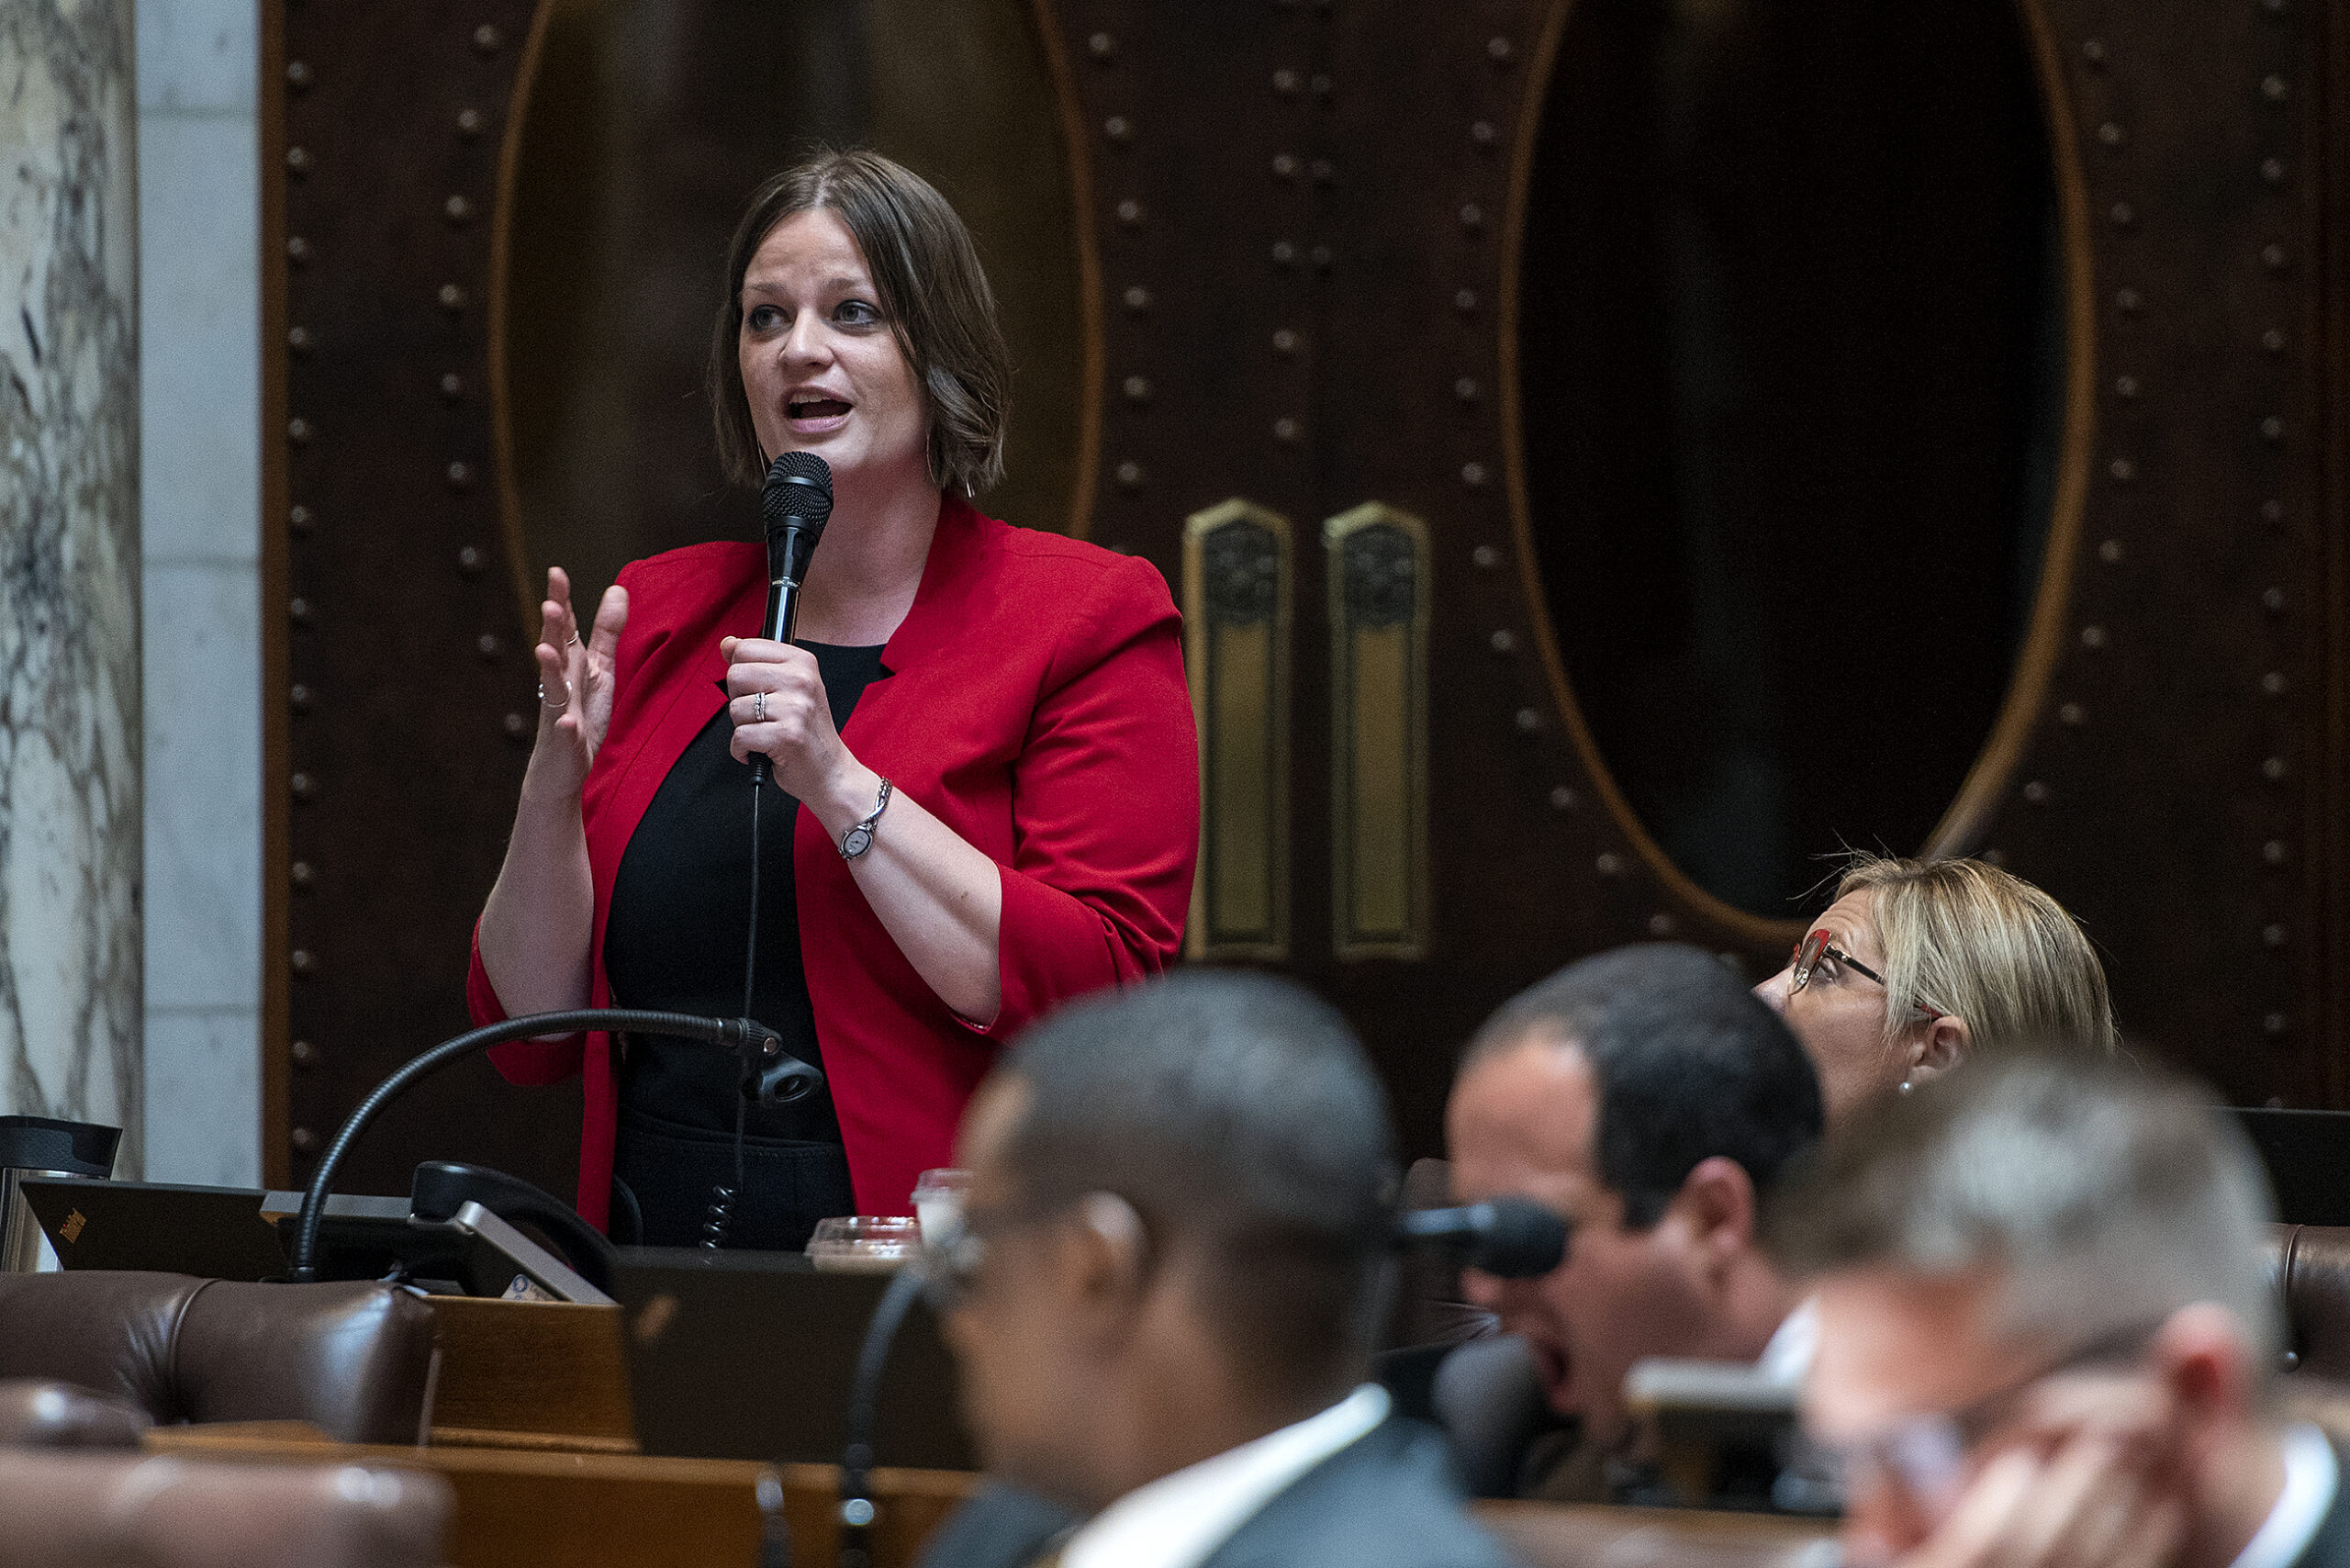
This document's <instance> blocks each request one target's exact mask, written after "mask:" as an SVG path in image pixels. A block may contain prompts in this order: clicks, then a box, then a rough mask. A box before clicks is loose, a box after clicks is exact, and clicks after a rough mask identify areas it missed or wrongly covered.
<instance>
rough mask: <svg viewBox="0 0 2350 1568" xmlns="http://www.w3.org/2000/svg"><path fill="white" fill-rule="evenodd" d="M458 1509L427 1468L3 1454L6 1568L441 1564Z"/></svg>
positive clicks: (1, 1560)
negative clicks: (443, 1543) (447, 1531)
mask: <svg viewBox="0 0 2350 1568" xmlns="http://www.w3.org/2000/svg"><path fill="white" fill-rule="evenodd" d="M449 1509H450V1500H449V1486H448V1483H446V1482H444V1481H442V1479H441V1478H440V1477H439V1476H437V1475H430V1474H425V1473H420V1472H410V1471H394V1470H363V1469H360V1468H359V1467H357V1466H355V1465H342V1466H330V1467H323V1468H321V1467H317V1466H304V1467H300V1468H284V1467H277V1466H263V1465H243V1464H202V1463H196V1462H190V1461H187V1460H182V1459H173V1458H168V1457H152V1458H117V1457H116V1456H114V1455H111V1454H108V1455H95V1454H92V1455H83V1454H59V1453H40V1452H34V1451H20V1452H14V1453H0V1519H6V1521H7V1528H6V1529H0V1568H56V1565H60V1564H71V1565H75V1568H79V1565H82V1564H97V1563H119V1562H139V1563H151V1564H156V1565H157V1568H435V1565H436V1564H437V1563H438V1562H440V1555H441V1540H442V1531H443V1529H445V1528H446V1526H447V1523H448V1518H449Z"/></svg>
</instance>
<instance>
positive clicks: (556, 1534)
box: [147, 1424, 977, 1568]
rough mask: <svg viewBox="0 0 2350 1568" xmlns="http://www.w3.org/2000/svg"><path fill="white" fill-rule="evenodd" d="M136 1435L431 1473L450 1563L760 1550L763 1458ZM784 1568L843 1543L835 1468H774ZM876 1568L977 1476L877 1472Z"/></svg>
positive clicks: (165, 1442) (663, 1562) (804, 1567)
mask: <svg viewBox="0 0 2350 1568" xmlns="http://www.w3.org/2000/svg"><path fill="white" fill-rule="evenodd" d="M147 1446H148V1447H149V1448H151V1449H154V1450H161V1451H164V1452H170V1453H178V1454H185V1455H186V1456H188V1457H189V1458H192V1459H194V1458H201V1459H207V1460H229V1461H247V1462H255V1463H270V1464H366V1465H375V1466H383V1467H389V1468H396V1469H402V1470H429V1471H431V1472H432V1473H435V1474H437V1475H439V1476H441V1477H442V1479H443V1480H445V1481H447V1482H448V1483H449V1485H450V1488H451V1490H452V1491H453V1492H454V1493H455V1495H456V1511H455V1514H454V1516H453V1518H451V1520H450V1525H449V1540H448V1543H447V1551H446V1556H447V1561H448V1562H450V1563H451V1564H453V1568H606V1565H609V1568H668V1565H670V1564H676V1565H677V1568H731V1565H733V1564H741V1565H743V1568H750V1565H751V1564H753V1563H755V1562H756V1561H757V1553H758V1540H759V1509H758V1502H757V1498H756V1495H755V1492H754V1490H753V1489H754V1487H755V1485H756V1484H757V1481H758V1477H759V1473H760V1472H761V1471H762V1470H763V1469H765V1468H766V1467H765V1466H762V1465H757V1464H752V1463H747V1462H743V1461H740V1460H721V1459H652V1458H646V1457H644V1456H642V1455H636V1454H590V1453H557V1452H550V1451H546V1450H515V1449H488V1448H389V1447H368V1446H363V1445H357V1444H346V1443H337V1442H333V1441H330V1440H329V1439H326V1438H325V1437H324V1436H323V1435H313V1436H311V1437H308V1438H305V1437H304V1436H303V1435H302V1434H301V1433H300V1432H298V1431H289V1430H288V1429H287V1428H285V1426H284V1425H282V1424H272V1425H270V1426H268V1427H265V1428H240V1427H236V1426H218V1427H162V1428H156V1429H155V1430H154V1431H152V1432H151V1433H149V1434H148V1440H147ZM779 1473H780V1474H781V1475H782V1477H783V1487H784V1518H785V1519H786V1521H787V1522H788V1523H789V1526H790V1528H791V1562H792V1565H793V1568H832V1565H833V1564H834V1562H835V1561H836V1560H837V1558H838V1555H839V1546H840V1519H839V1506H840V1473H839V1472H838V1471H836V1470H834V1468H833V1467H831V1466H830V1465H821V1464H793V1465H785V1466H783V1467H781V1469H780V1471H779ZM873 1479H874V1492H875V1499H876V1501H877V1502H878V1504H879V1506H880V1517H879V1519H878V1522H877V1525H876V1528H875V1529H874V1532H873V1543H874V1553H873V1560H874V1562H875V1564H876V1568H910V1565H911V1564H912V1562H913V1561H914V1558H915V1556H916V1554H917V1553H918V1552H919V1551H921V1549H922V1543H923V1541H925V1540H929V1539H930V1534H931V1532H932V1531H933V1530H934V1529H937V1528H938V1524H939V1521H940V1520H942V1519H944V1518H946V1516H947V1514H948V1513H949V1512H951V1511H952V1510H953V1509H954V1507H955V1506H956V1505H957V1503H959V1502H961V1501H962V1500H963V1499H964V1498H965V1497H966V1496H968V1495H969V1494H970V1491H971V1488H972V1486H973V1485H974V1484H975V1483H976V1481H977V1477H975V1476H971V1475H968V1474H964V1473H960V1472H954V1471H937V1470H879V1471H876V1472H875V1473H874V1477H873Z"/></svg>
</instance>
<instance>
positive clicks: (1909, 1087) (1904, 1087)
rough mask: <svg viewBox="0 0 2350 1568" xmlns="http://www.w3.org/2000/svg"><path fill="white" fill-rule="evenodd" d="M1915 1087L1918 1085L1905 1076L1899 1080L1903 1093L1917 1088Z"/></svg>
mask: <svg viewBox="0 0 2350 1568" xmlns="http://www.w3.org/2000/svg"><path fill="white" fill-rule="evenodd" d="M1917 1087H1918V1086H1917V1085H1916V1084H1914V1083H1912V1082H1910V1081H1908V1079H1906V1078H1905V1079H1903V1080H1902V1081H1901V1092H1903V1093H1904V1094H1907V1093H1908V1092H1909V1091H1911V1090H1912V1089H1915V1088H1917Z"/></svg>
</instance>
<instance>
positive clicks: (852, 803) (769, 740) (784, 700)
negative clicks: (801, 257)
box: [718, 637, 881, 840]
mask: <svg viewBox="0 0 2350 1568" xmlns="http://www.w3.org/2000/svg"><path fill="white" fill-rule="evenodd" d="M718 651H719V654H720V655H721V656H722V657H723V658H724V659H725V660H726V662H727V667H726V696H727V704H726V712H727V717H729V718H730V719H732V720H733V722H734V740H733V746H732V748H731V749H732V750H733V755H734V760H735V761H737V762H745V763H747V762H748V761H750V760H751V757H752V756H753V755H754V754H760V755H764V756H766V757H767V761H768V764H769V766H770V767H772V768H773V769H774V776H775V783H776V787H777V788H778V789H779V790H783V792H784V793H786V794H788V795H790V796H792V797H793V798H795V799H796V800H798V801H800V803H801V804H802V805H804V806H806V807H807V808H808V809H809V810H810V811H811V812H814V813H815V814H816V819H817V820H818V821H819V822H821V823H823V824H824V827H825V829H826V831H827V832H829V833H830V834H832V835H833V837H834V839H835V840H837V839H838V838H839V837H840V835H841V834H842V833H843V832H845V830H846V829H847V827H848V825H849V824H850V823H856V822H857V821H859V820H861V819H862V818H863V817H864V816H865V814H866V813H867V812H870V811H871V810H872V809H873V803H874V797H875V796H876V795H877V794H878V792H879V790H880V787H881V778H880V775H878V774H877V773H875V772H874V771H873V770H872V769H871V768H869V767H866V766H865V765H864V764H863V763H860V762H858V761H857V760H856V756H855V755H854V754H852V753H851V752H850V751H849V749H848V746H847V745H846V743H845V742H844V741H843V740H842V739H841V736H840V732H839V731H838V730H836V729H834V728H833V705H832V701H831V699H829V698H828V697H826V696H825V694H824V677H823V672H822V670H821V669H819V668H818V667H817V665H816V656H815V655H813V654H811V653H810V652H808V650H807V649H805V648H795V647H793V646H791V645H789V644H785V643H771V642H769V641H767V639H766V638H764V637H728V638H725V639H723V640H722V641H721V642H720V644H718ZM835 824H837V825H835Z"/></svg>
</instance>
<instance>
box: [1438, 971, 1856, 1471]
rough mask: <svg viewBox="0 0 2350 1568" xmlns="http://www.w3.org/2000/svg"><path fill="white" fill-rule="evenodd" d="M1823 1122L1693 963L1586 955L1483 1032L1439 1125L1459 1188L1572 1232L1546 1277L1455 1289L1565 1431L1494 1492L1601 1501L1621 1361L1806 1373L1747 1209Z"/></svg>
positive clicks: (1764, 1015) (1770, 1019)
mask: <svg viewBox="0 0 2350 1568" xmlns="http://www.w3.org/2000/svg"><path fill="white" fill-rule="evenodd" d="M1819 1128H1820V1100H1819V1085H1818V1080H1817V1079H1816V1078H1815V1077H1814V1075H1813V1072H1812V1068H1811V1064H1810V1062H1809V1060H1808V1059H1807V1058H1806V1057H1805V1055H1804V1053H1803V1047H1801V1046H1799V1045H1798V1044H1797V1043H1796V1038H1795V1036H1793V1035H1792V1034H1790V1033H1789V1032H1788V1030H1787V1028H1786V1025H1784V1024H1782V1023H1781V1022H1780V1021H1779V1019H1778V1018H1777V1016H1776V1015H1774V1014H1773V1013H1772V1011H1771V1010H1770V1009H1769V1008H1768V1007H1766V1006H1764V1005H1763V1004H1762V1002H1759V1001H1757V1000H1756V999H1755V998H1754V997H1753V996H1751V995H1750V994H1748V992H1747V990H1746V987H1745V986H1744V985H1743V984H1742V983H1741V982H1740V980H1739V979H1738V977H1737V976H1735V975H1733V974H1732V973H1730V971H1729V969H1726V968H1725V967H1724V966H1723V965H1722V964H1721V963H1719V962H1718V960H1716V959H1715V958H1712V957H1711V956H1710V955H1708V954H1706V953H1702V952H1699V951H1698V950H1697V949H1695V948H1694V947H1683V946H1661V945H1656V946H1637V947H1623V948H1618V949H1617V950H1616V951H1615V952H1612V953H1603V954H1600V955H1599V956H1597V957H1595V958H1585V959H1583V961H1582V962H1580V963H1576V964H1572V965H1570V966H1569V967H1568V968H1566V969H1561V970H1560V971H1559V972H1558V973H1557V974H1555V975H1552V976H1551V977H1550V979H1548V980H1544V981H1542V982H1541V983H1540V984H1539V985H1537V986H1535V987H1534V988H1533V989H1532V990H1530V991H1526V992H1524V993H1522V994H1521V995H1519V996H1518V997H1516V999H1515V1000H1513V1001H1511V1002H1508V1003H1507V1004H1505V1006H1504V1007H1503V1008H1502V1009H1501V1011H1500V1012H1498V1013H1496V1014H1494V1016H1493V1018H1492V1019H1491V1020H1490V1021H1489V1022H1488V1023H1487V1024H1486V1025H1485V1026H1484V1027H1483V1029H1482V1030H1481V1031H1479V1033H1478V1035H1477V1037H1476V1038H1475V1039H1474V1040H1472V1042H1471V1044H1470V1047H1469V1052H1468V1055H1467V1058H1466V1059H1465V1060H1464V1061H1463V1063H1462V1065H1461V1069H1460V1079H1459V1081H1457V1082H1456V1083H1455V1084H1454V1086H1453V1091H1452V1100H1451V1103H1450V1106H1449V1110H1448V1112H1447V1114H1446V1140H1447V1143H1448V1144H1449V1148H1450V1151H1451V1156H1452V1162H1453V1164H1452V1181H1453V1188H1454V1191H1455V1192H1456V1193H1457V1194H1458V1196H1459V1197H1460V1201H1461V1202H1463V1203H1475V1202H1478V1201H1480V1200H1482V1199H1486V1198H1494V1197H1500V1196H1504V1195H1507V1194H1516V1195H1518V1196H1523V1197H1528V1198H1532V1199H1534V1200H1535V1201H1537V1202H1538V1203H1540V1204H1544V1205H1546V1206H1547V1207H1549V1208H1550V1209H1552V1210H1554V1211H1555V1212H1556V1213H1558V1214H1560V1215H1563V1216H1564V1217H1565V1218H1566V1219H1567V1220H1568V1222H1569V1223H1570V1225H1571V1226H1572V1235H1571V1238H1570V1240H1569V1242H1568V1246H1567V1257H1566V1261H1564V1262H1563V1263H1561V1265H1560V1266H1559V1267H1558V1268H1556V1269H1554V1270H1552V1271H1550V1273H1549V1274H1547V1275H1544V1276H1543V1277H1541V1278H1539V1279H1535V1280H1514V1281H1503V1280H1497V1279H1494V1278H1491V1277H1489V1276H1485V1275H1482V1274H1479V1273H1477V1272H1475V1271H1471V1272H1470V1273H1469V1274H1467V1275H1466V1276H1465V1277H1464V1279H1463V1286H1464V1289H1465V1294H1467V1295H1468V1296H1469V1298H1470V1299H1471V1300H1472V1301H1474V1302H1476V1303H1477V1304H1478V1305H1482V1306H1485V1307H1488V1308H1490V1309H1492V1310H1493V1311H1494V1312H1497V1313H1498V1314H1500V1316H1501V1319H1502V1327H1504V1328H1505V1329H1506V1330H1507V1331H1508V1332H1510V1333H1512V1334H1516V1335H1518V1336H1521V1337H1522V1338H1524V1340H1525V1342H1526V1344H1527V1348H1528V1350H1530V1351H1531V1353H1532V1356H1533V1359H1534V1362H1535V1366H1536V1369H1537V1371H1538V1372H1539V1375H1540V1378H1541V1381H1542V1385H1543V1390H1544V1393H1545V1394H1546V1395H1547V1396H1548V1398H1549V1402H1550V1406H1551V1408H1552V1409H1553V1410H1555V1411H1556V1412H1557V1413H1558V1414H1560V1415H1562V1416H1571V1417H1580V1419H1581V1422H1582V1431H1581V1433H1580V1435H1579V1437H1577V1438H1574V1439H1566V1438H1564V1437H1563V1436H1562V1437H1561V1439H1550V1441H1548V1443H1547V1444H1546V1445H1545V1446H1544V1447H1543V1448H1538V1449H1537V1450H1535V1451H1532V1452H1530V1453H1528V1454H1527V1456H1526V1458H1525V1459H1524V1460H1523V1461H1522V1462H1520V1463H1519V1470H1518V1476H1517V1479H1516V1482H1515V1484H1513V1485H1512V1487H1511V1488H1510V1489H1512V1490H1516V1491H1518V1492H1520V1493H1522V1494H1526V1495H1539V1496H1544V1497H1550V1498H1553V1499H1557V1500H1563V1501H1573V1500H1592V1499H1596V1498H1599V1497H1602V1496H1605V1495H1607V1494H1608V1493H1609V1492H1610V1491H1611V1490H1612V1489H1613V1488H1614V1485H1615V1483H1616V1481H1617V1480H1618V1479H1620V1477H1621V1476H1622V1474H1623V1472H1624V1467H1623V1465H1622V1464H1621V1461H1622V1460H1624V1459H1625V1458H1627V1457H1628V1454H1627V1452H1626V1448H1627V1445H1628V1442H1629V1440H1630V1439H1631V1438H1632V1436H1633V1432H1632V1428H1631V1423H1630V1420H1629V1417H1628V1415H1627V1413H1626V1410H1625V1407H1624V1397H1623V1389H1624V1377H1625V1374H1626V1373H1627V1372H1629V1371H1630V1370H1631V1368H1632V1365H1633V1363H1634V1362H1636V1361H1641V1360H1643V1359H1646V1358H1648V1357H1652V1356H1663V1357H1676V1358H1690V1359H1696V1360H1708V1361H1758V1360H1759V1361H1762V1363H1763V1367H1764V1370H1765V1371H1766V1372H1775V1373H1777V1374H1778V1375H1780V1376H1782V1377H1784V1378H1785V1379H1786V1380H1788V1381H1790V1382H1792V1381H1794V1380H1796V1379H1797V1378H1800V1377H1801V1375H1802V1372H1803V1369H1804V1366H1805V1365H1806V1363H1807V1361H1808V1358H1809V1355H1810V1321H1809V1315H1808V1314H1807V1313H1801V1312H1798V1311H1797V1304H1798V1302H1799V1301H1800V1299H1801V1298H1800V1294H1799V1293H1798V1292H1797V1291H1796V1290H1795V1289H1793V1288H1792V1287H1790V1286H1789V1285H1788V1284H1787V1282H1785V1280H1783V1279H1782V1278H1781V1277H1780V1276H1779V1274H1778V1273H1777V1271H1775V1270H1774V1268H1773V1267H1772V1265H1771V1264H1770V1262H1769V1261H1768V1260H1766V1259H1765V1258H1764V1257H1763V1255H1762V1250H1761V1247H1760V1242H1759V1238H1758V1236H1757V1226H1758V1223H1759V1216H1758V1211H1757V1194H1758V1193H1761V1192H1762V1191H1765V1190H1767V1189H1768V1188H1769V1187H1770V1185H1771V1183H1772V1182H1773V1181H1774V1180H1775V1179H1776V1177H1777V1176H1778V1173H1779V1170H1780V1168H1781V1167H1782V1166H1783V1165H1785V1163H1786V1162H1787V1160H1788V1159H1789V1158H1790V1157H1791V1156H1793V1155H1794V1154H1796V1152H1797V1151H1798V1150H1801V1149H1802V1148H1806V1147H1807V1146H1808V1145H1809V1144H1811V1143H1812V1142H1813V1141H1814V1140H1815V1139H1817V1138H1818V1136H1819ZM1460 1353H1461V1352H1456V1355H1458V1354H1460ZM1468 1353H1483V1352H1481V1351H1477V1350H1474V1348H1470V1350H1469V1352H1468ZM1440 1375H1441V1374H1440ZM1570 1441H1572V1447H1571V1448H1570V1447H1569V1446H1568V1444H1569V1442H1570ZM1546 1450H1547V1451H1546ZM1611 1470H1612V1471H1613V1472H1615V1474H1614V1475H1613V1476H1611V1474H1610V1473H1609V1472H1610V1471H1611Z"/></svg>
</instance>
